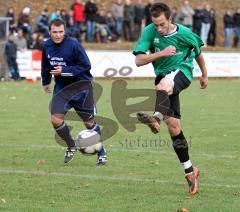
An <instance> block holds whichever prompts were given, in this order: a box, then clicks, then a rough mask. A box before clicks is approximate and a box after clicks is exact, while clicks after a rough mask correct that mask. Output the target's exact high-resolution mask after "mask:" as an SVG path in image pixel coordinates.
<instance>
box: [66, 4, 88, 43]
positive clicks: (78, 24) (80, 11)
mask: <svg viewBox="0 0 240 212" xmlns="http://www.w3.org/2000/svg"><path fill="white" fill-rule="evenodd" d="M71 10H72V18H73V28H72V29H73V30H72V36H73V37H75V38H78V39H79V40H80V41H81V29H82V28H83V25H84V21H85V14H84V13H85V8H84V4H83V3H82V2H81V0H75V2H74V3H73V5H72V6H71ZM69 24H70V25H71V23H70V22H69Z"/></svg>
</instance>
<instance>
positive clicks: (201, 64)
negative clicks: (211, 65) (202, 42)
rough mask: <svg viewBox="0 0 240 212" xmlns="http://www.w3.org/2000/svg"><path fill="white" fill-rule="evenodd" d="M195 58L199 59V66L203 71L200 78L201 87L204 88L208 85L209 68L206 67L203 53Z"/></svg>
mask: <svg viewBox="0 0 240 212" xmlns="http://www.w3.org/2000/svg"><path fill="white" fill-rule="evenodd" d="M195 59H196V61H197V64H198V66H199V67H200V70H201V72H202V76H201V77H200V79H199V80H200V88H201V89H204V88H206V87H207V85H208V76H207V69H206V65H205V61H204V58H203V55H202V54H200V55H199V56H197V57H196V58H195Z"/></svg>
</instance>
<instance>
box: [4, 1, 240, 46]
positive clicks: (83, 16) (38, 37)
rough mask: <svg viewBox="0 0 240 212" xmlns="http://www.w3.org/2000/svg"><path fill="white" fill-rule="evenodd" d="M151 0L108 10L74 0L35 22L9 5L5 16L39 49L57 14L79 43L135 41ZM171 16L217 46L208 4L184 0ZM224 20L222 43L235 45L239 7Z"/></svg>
mask: <svg viewBox="0 0 240 212" xmlns="http://www.w3.org/2000/svg"><path fill="white" fill-rule="evenodd" d="M152 3H153V0H149V2H148V3H147V4H143V2H142V0H134V1H132V0H113V1H112V5H111V6H110V7H109V8H110V9H109V10H103V9H101V8H98V5H97V4H96V3H95V2H94V0H88V1H87V2H86V3H84V2H83V1H81V0H75V1H74V3H73V4H72V5H70V7H69V9H68V10H67V9H65V8H64V9H63V8H62V9H60V8H57V9H56V10H55V11H51V12H50V11H48V9H47V8H45V9H43V11H41V12H40V14H39V15H38V16H37V17H36V18H35V23H31V22H30V14H31V9H30V8H29V7H25V8H24V9H23V10H22V12H21V13H20V14H19V15H18V16H15V15H16V14H14V10H13V8H12V7H10V8H8V11H7V13H6V17H10V18H12V20H11V21H10V32H11V33H15V34H16V32H17V30H18V29H19V28H20V29H22V31H23V34H24V35H26V36H25V38H26V39H27V43H28V48H38V49H41V45H39V42H41V41H42V40H43V39H44V38H47V37H48V24H49V22H50V21H51V20H53V19H54V18H57V17H58V18H62V19H63V20H64V21H65V22H66V30H67V33H68V34H69V35H71V36H73V37H76V38H77V39H79V41H80V42H81V41H86V42H90V43H91V42H103V43H106V42H111V41H136V40H137V39H138V38H139V35H140V34H141V30H142V28H143V27H144V26H146V25H148V24H149V23H151V18H150V14H149V8H150V7H151V4H152ZM172 16H173V21H174V22H176V23H181V24H183V25H185V26H187V27H189V28H191V29H192V30H193V31H194V32H195V33H196V34H198V35H199V36H200V37H201V39H202V40H203V42H204V43H205V45H210V46H215V45H216V27H217V23H216V14H215V9H214V8H212V7H211V5H210V4H202V5H201V4H199V5H198V6H197V7H196V8H195V9H194V8H192V6H191V5H190V3H189V1H187V0H185V1H184V2H183V5H182V6H181V7H180V8H177V7H176V6H174V7H172ZM223 23H224V35H225V36H224V38H225V40H224V46H225V47H230V46H231V44H232V47H237V46H238V42H239V37H240V9H238V10H237V11H236V12H235V13H234V14H232V13H231V11H229V10H227V11H226V13H225V14H224V17H223ZM33 26H34V27H33ZM34 33H37V34H34ZM233 35H234V36H233ZM233 37H234V38H233ZM232 38H233V39H232ZM232 40H233V41H232ZM31 43H34V44H31ZM35 43H36V45H35Z"/></svg>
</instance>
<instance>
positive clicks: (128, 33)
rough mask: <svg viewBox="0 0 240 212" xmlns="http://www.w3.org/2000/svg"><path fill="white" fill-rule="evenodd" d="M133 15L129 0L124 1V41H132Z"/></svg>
mask: <svg viewBox="0 0 240 212" xmlns="http://www.w3.org/2000/svg"><path fill="white" fill-rule="evenodd" d="M134 14H135V12H134V6H133V5H132V2H131V0H126V1H125V5H124V8H123V36H124V39H125V40H126V41H133V40H134V35H133V32H134Z"/></svg>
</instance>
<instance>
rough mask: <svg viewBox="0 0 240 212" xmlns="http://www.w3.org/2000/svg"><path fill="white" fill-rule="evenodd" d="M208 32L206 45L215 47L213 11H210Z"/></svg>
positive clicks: (215, 24)
mask: <svg viewBox="0 0 240 212" xmlns="http://www.w3.org/2000/svg"><path fill="white" fill-rule="evenodd" d="M210 14H211V16H210V30H209V33H208V39H207V45H209V46H215V45H216V27H217V21H216V15H215V10H214V9H211V10H210Z"/></svg>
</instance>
